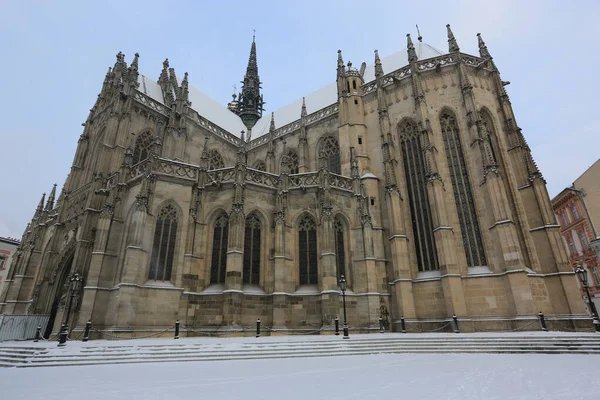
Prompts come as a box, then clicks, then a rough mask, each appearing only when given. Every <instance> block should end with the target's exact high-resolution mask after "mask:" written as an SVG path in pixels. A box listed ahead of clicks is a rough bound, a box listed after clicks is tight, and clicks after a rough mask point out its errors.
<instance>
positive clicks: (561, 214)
mask: <svg viewBox="0 0 600 400" xmlns="http://www.w3.org/2000/svg"><path fill="white" fill-rule="evenodd" d="M560 218H561V219H562V223H563V225H564V226H567V225H569V224H568V223H567V217H565V213H564V212H562V213H560Z"/></svg>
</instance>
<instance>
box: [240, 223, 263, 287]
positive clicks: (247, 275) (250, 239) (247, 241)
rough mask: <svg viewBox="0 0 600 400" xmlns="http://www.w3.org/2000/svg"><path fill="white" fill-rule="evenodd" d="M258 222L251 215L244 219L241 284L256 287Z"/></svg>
mask: <svg viewBox="0 0 600 400" xmlns="http://www.w3.org/2000/svg"><path fill="white" fill-rule="evenodd" d="M260 228H261V226H260V220H259V219H258V217H257V216H256V214H254V213H251V214H250V215H248V217H247V218H246V232H245V235H244V278H243V282H244V283H245V284H250V285H258V284H259V279H260V232H261V229H260Z"/></svg>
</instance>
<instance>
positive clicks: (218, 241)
mask: <svg viewBox="0 0 600 400" xmlns="http://www.w3.org/2000/svg"><path fill="white" fill-rule="evenodd" d="M228 237H229V217H228V216H227V214H225V213H222V214H221V215H220V216H219V217H218V218H217V219H216V221H215V227H214V229H213V246H212V260H211V264H210V283H211V284H213V283H225V267H226V265H227V239H228Z"/></svg>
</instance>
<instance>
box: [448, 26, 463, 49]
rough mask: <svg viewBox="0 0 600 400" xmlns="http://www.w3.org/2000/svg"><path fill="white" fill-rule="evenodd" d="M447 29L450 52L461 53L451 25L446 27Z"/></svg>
mask: <svg viewBox="0 0 600 400" xmlns="http://www.w3.org/2000/svg"><path fill="white" fill-rule="evenodd" d="M446 29H447V30H448V52H449V53H454V52H456V51H460V47H458V43H456V38H455V37H454V33H452V29H450V24H447V25H446Z"/></svg>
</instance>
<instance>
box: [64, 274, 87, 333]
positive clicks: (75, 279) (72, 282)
mask: <svg viewBox="0 0 600 400" xmlns="http://www.w3.org/2000/svg"><path fill="white" fill-rule="evenodd" d="M82 281H83V277H82V276H81V275H79V273H77V272H75V273H74V274H73V275H71V276H70V277H69V288H70V289H71V296H70V297H69V305H68V307H67V318H66V319H65V326H66V327H68V326H69V316H70V315H71V307H72V306H73V297H75V292H77V290H78V289H79V284H80V283H81V282H82ZM67 329H68V328H67Z"/></svg>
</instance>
